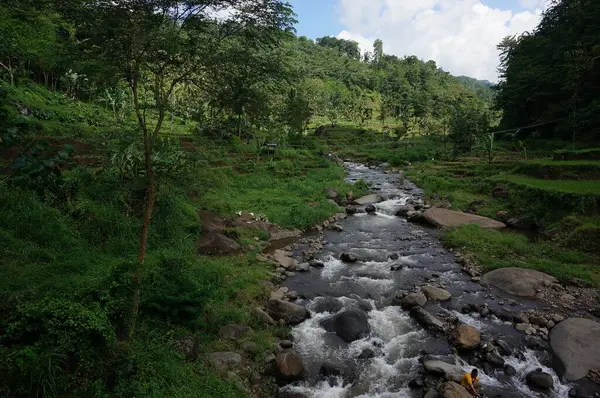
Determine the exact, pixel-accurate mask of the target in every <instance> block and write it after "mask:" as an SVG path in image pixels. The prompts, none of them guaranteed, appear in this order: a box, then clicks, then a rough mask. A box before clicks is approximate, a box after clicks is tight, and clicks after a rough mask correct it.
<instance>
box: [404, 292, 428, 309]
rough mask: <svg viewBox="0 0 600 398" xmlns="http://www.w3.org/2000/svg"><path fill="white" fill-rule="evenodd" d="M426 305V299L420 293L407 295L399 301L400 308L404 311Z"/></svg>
mask: <svg viewBox="0 0 600 398" xmlns="http://www.w3.org/2000/svg"><path fill="white" fill-rule="evenodd" d="M425 303H427V297H425V295H424V294H423V293H421V292H414V293H409V294H407V295H406V296H404V297H403V298H402V299H401V300H400V306H401V307H402V308H404V309H405V310H409V309H411V308H413V307H417V306H418V307H423V306H424V305H425Z"/></svg>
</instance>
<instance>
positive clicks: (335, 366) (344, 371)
mask: <svg viewBox="0 0 600 398" xmlns="http://www.w3.org/2000/svg"><path fill="white" fill-rule="evenodd" d="M319 374H320V375H321V376H324V377H338V376H341V377H344V378H345V379H347V380H351V379H353V378H354V377H353V372H352V369H351V368H350V367H348V366H347V365H346V364H344V363H341V362H331V361H325V362H323V363H322V364H321V367H320V368H319Z"/></svg>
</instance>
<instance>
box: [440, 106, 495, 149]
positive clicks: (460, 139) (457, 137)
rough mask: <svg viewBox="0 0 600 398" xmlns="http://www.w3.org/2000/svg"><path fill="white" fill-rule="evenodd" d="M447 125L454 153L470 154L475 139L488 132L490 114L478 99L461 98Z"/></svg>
mask: <svg viewBox="0 0 600 398" xmlns="http://www.w3.org/2000/svg"><path fill="white" fill-rule="evenodd" d="M449 125H450V135H449V138H450V140H451V141H452V143H453V144H454V148H455V151H456V152H471V150H472V149H473V146H474V145H475V143H476V142H477V138H478V137H480V136H483V135H485V134H487V133H488V131H489V127H490V113H489V110H488V109H487V108H486V107H485V105H484V104H483V103H481V102H480V101H479V100H478V99H475V98H473V97H466V98H462V99H461V100H459V102H458V103H457V104H456V106H455V107H454V110H453V112H452V115H451V117H450V123H449Z"/></svg>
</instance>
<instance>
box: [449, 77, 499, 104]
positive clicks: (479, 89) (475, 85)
mask: <svg viewBox="0 0 600 398" xmlns="http://www.w3.org/2000/svg"><path fill="white" fill-rule="evenodd" d="M457 79H458V81H460V82H461V83H462V84H463V85H464V86H465V87H466V88H468V89H469V90H473V91H474V92H475V93H476V94H477V96H478V97H479V98H481V99H482V100H484V101H486V102H488V103H492V102H493V101H494V97H495V93H494V91H493V90H492V86H493V84H492V83H491V82H489V81H487V80H477V79H474V78H472V77H468V76H458V77H457Z"/></svg>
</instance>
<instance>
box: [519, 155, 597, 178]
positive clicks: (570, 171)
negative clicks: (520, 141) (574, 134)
mask: <svg viewBox="0 0 600 398" xmlns="http://www.w3.org/2000/svg"><path fill="white" fill-rule="evenodd" d="M512 173H513V174H522V175H527V176H530V177H535V178H540V179H544V180H600V161H592V160H573V161H564V160H549V159H536V160H531V161H528V162H521V163H519V164H518V165H517V167H516V168H515V169H514V170H513V171H512Z"/></svg>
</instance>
